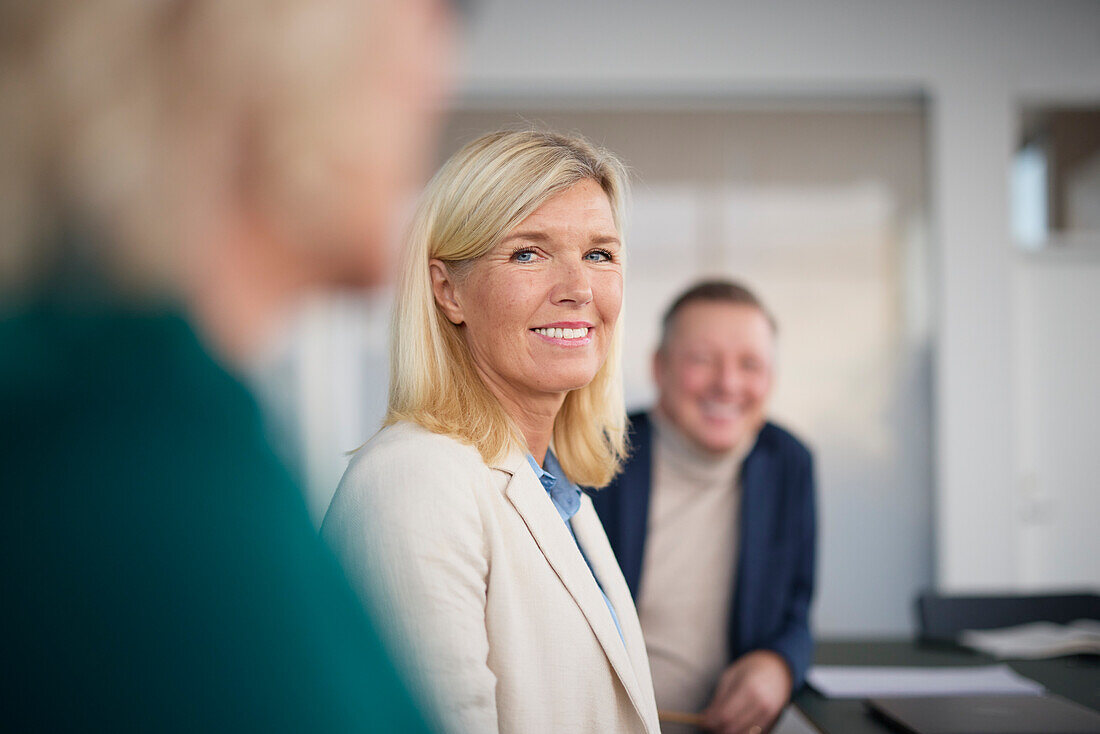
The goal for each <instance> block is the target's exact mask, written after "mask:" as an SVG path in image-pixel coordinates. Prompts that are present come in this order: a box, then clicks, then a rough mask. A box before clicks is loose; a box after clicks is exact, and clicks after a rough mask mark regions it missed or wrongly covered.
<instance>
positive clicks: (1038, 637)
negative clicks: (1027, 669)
mask: <svg viewBox="0 0 1100 734" xmlns="http://www.w3.org/2000/svg"><path fill="white" fill-rule="evenodd" d="M959 642H960V643H962V644H963V645H966V646H967V647H970V648H973V649H975V650H978V651H980V652H984V653H987V654H989V655H992V656H994V657H997V658H1019V659H1025V660H1035V659H1038V658H1056V657H1059V656H1061V655H1079V654H1086V653H1092V654H1094V655H1095V654H1100V622H1098V621H1096V620H1094V619H1078V620H1076V621H1074V622H1070V623H1069V624H1053V623H1051V622H1032V623H1031V624H1021V625H1019V626H1017V627H1003V628H1001V629H993V630H966V631H964V632H962V634H960V635H959Z"/></svg>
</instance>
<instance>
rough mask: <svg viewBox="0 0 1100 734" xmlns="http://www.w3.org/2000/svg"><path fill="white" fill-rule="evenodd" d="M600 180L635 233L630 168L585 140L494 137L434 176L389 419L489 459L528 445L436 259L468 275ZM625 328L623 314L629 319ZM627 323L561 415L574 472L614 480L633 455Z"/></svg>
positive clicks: (408, 260) (423, 209) (421, 212)
mask: <svg viewBox="0 0 1100 734" xmlns="http://www.w3.org/2000/svg"><path fill="white" fill-rule="evenodd" d="M585 179H591V180H593V181H595V182H597V183H598V184H599V185H600V187H601V188H602V189H603V190H604V192H605V193H606V194H607V198H608V201H609V202H610V204H611V211H612V216H613V217H614V221H615V226H616V228H617V229H618V230H619V232H620V234H621V233H622V231H623V220H624V208H625V204H626V196H627V174H626V170H625V168H624V167H623V164H622V163H621V162H620V161H619V160H618V158H616V157H615V156H614V155H613V154H611V153H609V152H608V151H606V150H604V149H602V148H599V147H597V146H594V145H592V144H591V143H589V142H588V141H587V140H585V139H584V138H581V137H579V136H572V135H570V136H566V135H559V134H555V133H551V132H544V131H537V130H524V131H502V132H495V133H490V134H488V135H484V136H482V137H480V138H478V139H477V140H474V141H472V142H471V143H469V144H467V145H466V146H465V147H464V148H462V150H460V151H459V152H458V153H456V154H455V155H454V156H452V157H451V159H450V160H448V161H447V163H446V164H445V165H444V166H443V168H442V169H440V171H439V172H438V173H437V174H436V176H435V177H434V178H433V179H432V181H431V183H429V185H428V187H427V189H426V191H425V192H424V195H423V198H422V199H421V202H420V205H419V208H418V210H417V212H416V215H415V217H414V219H413V223H412V227H411V230H410V233H409V236H408V239H407V241H406V247H405V251H404V253H403V262H402V264H401V272H400V278H399V281H398V289H397V298H396V303H395V308H394V318H393V333H392V339H391V344H390V350H391V351H390V375H391V377H390V394H389V411H388V413H387V415H386V421H385V422H386V425H389V424H392V423H394V422H396V421H401V420H408V421H412V422H414V423H418V424H420V425H421V426H423V427H425V428H427V429H428V430H429V431H432V432H435V433H441V434H445V435H448V436H452V437H454V438H456V439H458V440H460V441H462V442H464V443H467V444H470V445H472V446H474V447H476V448H477V449H478V451H479V452H480V453H481V456H482V458H484V460H485V461H486V462H487V463H492V462H494V461H497V460H499V459H501V458H502V457H503V456H504V454H506V453H507V452H508V451H509V450H510V449H511V448H512V447H515V446H518V447H523V448H525V443H524V441H523V439H522V436H521V435H520V433H519V431H518V429H517V428H516V426H515V424H514V423H513V422H512V421H511V419H510V418H509V417H508V416H507V414H506V413H505V411H504V409H503V407H502V406H501V405H500V403H499V402H498V401H497V399H496V398H495V397H494V396H493V395H492V393H491V392H490V391H489V389H488V388H487V387H486V386H485V384H484V383H483V382H482V381H481V379H480V377H478V374H477V372H476V370H475V368H474V364H473V361H472V358H471V356H470V353H469V350H468V348H467V346H466V343H465V340H464V339H463V337H462V333H461V331H460V329H459V327H458V326H456V325H455V324H452V323H451V322H450V321H449V320H448V319H447V317H446V316H445V315H444V313H443V312H442V310H441V309H440V308H439V306H438V304H437V303H436V301H435V296H434V295H433V292H432V283H431V276H430V271H429V261H430V260H432V259H433V258H438V259H440V260H443V261H444V262H445V263H446V264H447V267H448V269H449V270H450V271H451V273H452V274H453V275H455V276H456V277H459V278H461V277H462V275H463V272H464V271H465V270H466V269H468V267H469V266H470V265H472V263H473V261H474V260H476V259H477V258H479V257H481V256H482V255H484V254H485V253H486V252H488V251H489V250H491V249H492V248H493V247H494V246H495V245H496V244H497V243H498V242H500V241H501V240H502V239H503V238H504V237H505V236H506V235H507V234H508V233H509V232H510V231H512V230H513V229H514V228H515V227H516V226H517V225H518V224H519V223H520V222H522V221H523V220H524V219H525V218H526V217H527V216H528V215H530V214H531V213H532V212H534V211H535V210H536V209H538V208H539V206H541V205H542V204H543V202H545V201H546V200H547V199H549V198H550V197H552V196H554V195H555V194H558V193H560V192H562V191H564V190H566V189H568V188H569V187H571V186H573V185H574V184H576V183H577V182H579V181H582V180H585ZM620 323H621V319H620ZM621 334H622V328H621V326H620V325H619V324H616V327H615V332H614V334H613V335H612V339H611V344H610V347H609V349H608V353H607V358H606V360H605V361H604V364H603V366H602V367H601V368H600V369H599V371H598V372H597V373H596V376H595V378H594V379H593V380H592V382H591V383H589V384H588V385H586V386H585V387H582V388H578V389H576V390H573V391H571V392H570V393H569V394H568V395H567V396H566V398H565V402H564V404H563V405H562V408H561V410H560V411H559V412H558V415H557V418H556V420H555V422H554V431H553V444H554V451H555V454H556V455H557V457H558V460H559V462H560V463H561V467H562V469H563V470H564V472H565V474H566V475H567V476H568V477H569V478H570V479H571V480H573V481H575V482H578V483H580V484H585V485H589V486H593V487H602V486H604V485H606V484H607V483H608V482H610V481H611V479H612V477H614V476H615V474H616V473H617V472H618V470H619V468H620V467H621V465H622V461H623V459H624V457H625V454H626V447H625V420H626V415H625V409H624V405H623V390H622V370H621V366H620V362H621V352H622V349H621V341H622V336H621Z"/></svg>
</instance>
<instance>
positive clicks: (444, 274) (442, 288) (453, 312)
mask: <svg viewBox="0 0 1100 734" xmlns="http://www.w3.org/2000/svg"><path fill="white" fill-rule="evenodd" d="M428 268H429V269H430V272H431V276H432V293H433V294H434V295H435V302H436V303H438V304H439V307H440V308H441V309H442V310H443V313H444V315H446V317H447V320H448V321H450V322H451V323H452V324H461V323H463V322H464V321H465V320H466V319H465V318H464V317H463V315H462V305H461V304H459V302H458V297H457V294H456V293H455V282H454V276H452V275H451V272H450V271H449V270H448V269H447V265H446V264H445V263H444V262H443V261H442V260H437V259H435V258H432V259H431V260H430V261H429V262H428Z"/></svg>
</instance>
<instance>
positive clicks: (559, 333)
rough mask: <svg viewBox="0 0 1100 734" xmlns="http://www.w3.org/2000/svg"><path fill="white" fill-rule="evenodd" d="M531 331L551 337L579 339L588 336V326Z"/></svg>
mask: <svg viewBox="0 0 1100 734" xmlns="http://www.w3.org/2000/svg"><path fill="white" fill-rule="evenodd" d="M531 331H534V332H537V333H539V334H542V335H543V336H548V337H551V338H552V339H580V338H582V337H586V336H588V328H587V327H581V328H579V329H531Z"/></svg>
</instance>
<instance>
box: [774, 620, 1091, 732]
mask: <svg viewBox="0 0 1100 734" xmlns="http://www.w3.org/2000/svg"><path fill="white" fill-rule="evenodd" d="M996 662H997V661H996V660H994V659H993V658H991V657H989V656H987V655H983V654H981V653H977V652H972V651H970V650H966V649H963V648H957V647H948V646H926V645H921V644H918V643H915V642H913V641H910V640H826V641H820V642H818V644H817V650H816V653H815V655H814V663H816V664H818V665H911V666H932V667H948V666H958V665H989V664H992V663H996ZM1008 665H1009V667H1011V668H1013V669H1014V670H1015V671H1016V672H1017V673H1019V674H1020V675H1023V676H1026V677H1028V678H1031V679H1032V680H1036V681H1038V682H1039V683H1042V684H1043V685H1044V686H1045V687H1046V688H1047V689H1048V690H1049V691H1050V692H1051V693H1056V694H1058V695H1060V696H1064V697H1065V698H1068V699H1070V700H1071V701H1076V702H1077V703H1080V704H1082V705H1085V706H1088V707H1089V708H1092V709H1096V710H1100V658H1098V657H1097V656H1086V655H1077V656H1073V657H1063V658H1053V659H1051V660H1020V661H1017V660H1013V661H1009V662H1008ZM794 704H795V705H796V706H798V708H799V709H800V710H801V711H802V713H803V714H805V716H806V718H808V719H809V720H810V722H811V723H813V725H814V726H816V727H817V728H818V729H820V730H821V731H822V732H826V734H886V733H887V732H891V731H893V730H892V729H890V728H889V727H888V726H886V725H885V724H883V723H880V722H879V721H877V720H875V719H873V718H872V717H871V716H870V715H869V714H868V713H867V710H866V707H865V706H864V705H863V702H862V701H859V700H854V699H828V698H825V697H824V696H822V695H820V694H819V693H817V692H816V691H814V690H812V689H810V688H803V689H802V690H801V691H800V692H799V693H798V694H797V695H796V696H795V697H794Z"/></svg>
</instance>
